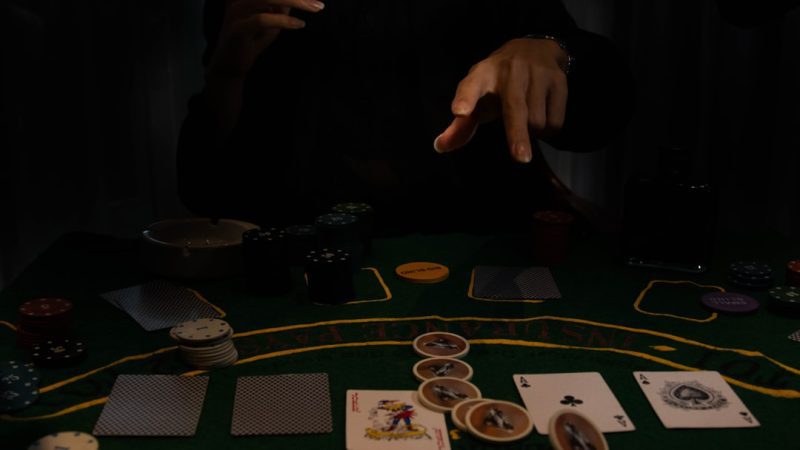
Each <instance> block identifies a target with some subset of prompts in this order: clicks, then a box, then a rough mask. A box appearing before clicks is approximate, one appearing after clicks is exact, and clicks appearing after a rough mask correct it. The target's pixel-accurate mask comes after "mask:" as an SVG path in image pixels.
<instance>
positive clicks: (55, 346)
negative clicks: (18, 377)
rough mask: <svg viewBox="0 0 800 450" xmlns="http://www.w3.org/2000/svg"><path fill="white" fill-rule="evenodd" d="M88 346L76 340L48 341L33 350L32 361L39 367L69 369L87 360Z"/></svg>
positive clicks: (60, 339)
mask: <svg viewBox="0 0 800 450" xmlns="http://www.w3.org/2000/svg"><path fill="white" fill-rule="evenodd" d="M87 354H88V353H87V351H86V346H85V345H84V343H83V341H80V340H78V339H74V338H54V339H48V340H46V341H44V342H42V343H40V344H36V345H34V346H33V348H32V349H31V360H32V361H33V363H34V364H36V365H37V366H39V367H52V368H59V367H69V366H73V365H75V364H78V363H80V362H81V361H83V360H84V359H86V355H87Z"/></svg>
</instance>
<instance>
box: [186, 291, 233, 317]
mask: <svg viewBox="0 0 800 450" xmlns="http://www.w3.org/2000/svg"><path fill="white" fill-rule="evenodd" d="M186 289H187V290H188V291H189V292H191V293H192V294H194V296H195V297H197V299H198V300H200V301H201V302H203V303H205V304H206V305H208V306H210V307H211V308H212V309H213V310H214V311H216V312H217V314H219V318H220V319H222V318H223V317H225V316H226V315H227V314H225V311H223V310H222V308H220V307H219V306H217V305H215V304H213V303H211V302H210V301H208V299H207V298H205V297H203V294H201V293H199V292H197V291H195V290H194V289H192V288H186Z"/></svg>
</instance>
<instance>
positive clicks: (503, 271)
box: [472, 266, 561, 300]
mask: <svg viewBox="0 0 800 450" xmlns="http://www.w3.org/2000/svg"><path fill="white" fill-rule="evenodd" d="M473 277H474V279H473V288H472V295H473V296H474V297H476V298H480V299H492V300H537V299H555V298H561V292H560V291H559V290H558V286H557V285H556V282H555V280H554V279H553V275H552V274H551V273H550V269H548V268H547V267H497V266H476V267H475V269H474V272H473Z"/></svg>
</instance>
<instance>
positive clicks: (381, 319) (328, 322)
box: [233, 315, 800, 375]
mask: <svg viewBox="0 0 800 450" xmlns="http://www.w3.org/2000/svg"><path fill="white" fill-rule="evenodd" d="M415 320H440V321H442V322H459V321H466V320H472V321H475V322H512V323H523V322H535V321H541V320H553V321H561V322H570V323H579V324H583V325H592V326H598V327H604V328H611V329H616V330H622V331H629V332H631V333H638V334H645V335H650V336H655V337H660V338H664V339H668V340H671V341H675V342H680V343H683V344H686V345H692V346H695V347H700V348H704V349H707V350H716V351H721V352H731V353H738V354H740V355H743V356H751V357H755V358H764V359H766V360H767V361H769V362H771V363H773V364H775V365H776V366H778V367H781V368H782V369H784V370H786V371H787V372H792V373H793V374H795V375H800V369H796V368H794V367H792V366H789V365H786V364H784V363H782V362H780V361H778V360H776V359H773V358H770V357H769V356H767V355H765V354H763V353H761V352H759V351H756V350H743V349H738V348H727V347H716V346H714V345H710V344H705V343H703V342H699V341H694V340H691V339H686V338H683V337H680V336H676V335H672V334H669V333H664V332H661V331H654V330H647V329H644V328H633V327H629V326H625V325H615V324H610V323H604V322H595V321H592V320H587V319H578V318H575V317H559V316H538V317H527V318H521V319H509V318H502V317H470V316H466V317H443V316H439V315H431V316H416V317H371V318H364V319H338V320H326V321H321V322H312V323H307V324H295V325H284V326H280V327H273V328H262V329H260V330H251V331H243V332H241V333H237V334H234V335H233V337H248V336H254V335H258V334H266V333H279V332H282V331H291V330H300V329H305V328H315V327H321V326H326V325H343V324H358V323H377V322H404V321H409V322H410V321H415Z"/></svg>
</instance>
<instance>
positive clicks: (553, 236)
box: [533, 211, 575, 265]
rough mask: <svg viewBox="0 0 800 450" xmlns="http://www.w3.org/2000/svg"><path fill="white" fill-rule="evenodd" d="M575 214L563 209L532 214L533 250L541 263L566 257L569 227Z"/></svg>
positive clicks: (557, 261)
mask: <svg viewBox="0 0 800 450" xmlns="http://www.w3.org/2000/svg"><path fill="white" fill-rule="evenodd" d="M574 221H575V216H573V215H572V214H570V213H568V212H563V211H538V212H536V213H534V215H533V252H534V256H535V258H536V261H537V262H538V263H540V264H543V265H551V264H558V263H560V262H563V261H564V260H566V259H567V248H568V246H569V229H570V225H572V222H574Z"/></svg>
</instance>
